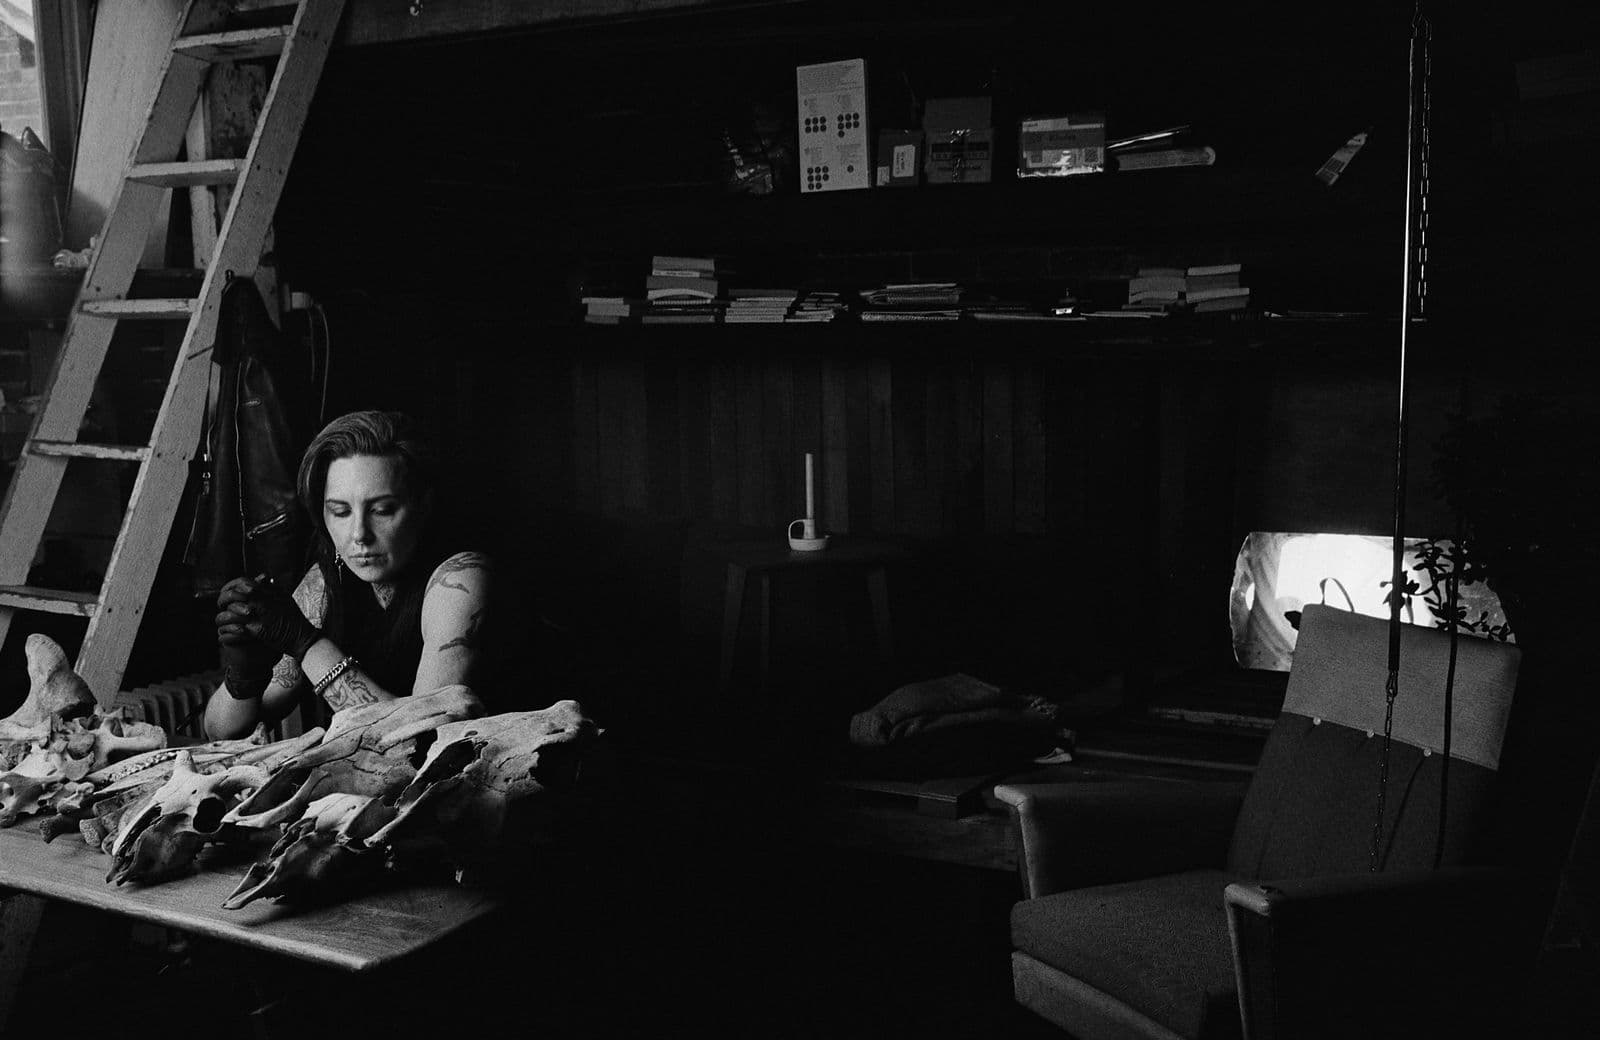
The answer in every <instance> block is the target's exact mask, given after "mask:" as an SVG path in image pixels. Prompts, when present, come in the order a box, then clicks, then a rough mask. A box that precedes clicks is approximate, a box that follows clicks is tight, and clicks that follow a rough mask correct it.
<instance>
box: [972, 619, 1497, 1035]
mask: <svg viewBox="0 0 1600 1040" xmlns="http://www.w3.org/2000/svg"><path fill="white" fill-rule="evenodd" d="M1387 646H1388V625H1387V623H1386V622H1384V621H1382V620H1379V619H1376V618H1368V617H1363V616H1361V615H1356V614H1349V613H1345V612H1341V611H1335V610H1333V609H1331V608H1327V607H1321V606H1309V607H1307V608H1306V610H1305V613H1304V615H1303V617H1302V619H1301V626H1300V637H1299V641H1298V645H1297V648H1296V651H1295V660H1294V665H1293V668H1292V670H1291V672H1290V676H1289V685H1288V691H1287V694H1286V696H1285V700H1284V707H1283V711H1282V713H1281V714H1280V716H1279V718H1278V720H1277V722H1276V723H1275V724H1274V726H1273V729H1272V732H1271V734H1270V735H1269V737H1268V739H1267V743H1266V745H1265V747H1264V748H1263V751H1262V756H1261V761H1260V763H1259V765H1258V766H1257V768H1256V772H1255V774H1254V776H1253V777H1252V778H1251V780H1250V783H1249V785H1248V786H1247V787H1246V788H1244V789H1242V790H1241V789H1240V788H1239V787H1238V786H1235V785H1217V786H1210V785H1180V784H1176V783H1171V784H1162V783H1150V782H1145V783H1130V784H1092V785H1070V784H1066V785H1051V786H1034V787H1028V786H1010V785H1002V786H1000V787H998V788H996V792H995V793H996V794H997V795H998V796H999V797H1000V798H1001V799H1002V800H1003V801H1005V802H1006V803H1007V804H1008V805H1009V806H1010V807H1011V809H1012V812H1013V815H1014V818H1015V821H1016V826H1017V828H1018V831H1019V834H1020V838H1021V848H1022V871H1023V884H1024V896H1025V898H1024V899H1023V901H1022V902H1020V903H1018V904H1017V905H1016V906H1015V907H1014V908H1013V910H1012V915H1011V934H1012V943H1013V946H1014V947H1015V950H1014V952H1013V954H1012V978H1013V988H1014V991H1015V995H1016V999H1017V1000H1018V1001H1019V1002H1020V1003H1022V1004H1023V1005H1025V1006H1027V1007H1029V1008H1031V1009H1032V1010H1033V1011H1035V1012H1036V1013H1038V1014H1040V1015H1042V1016H1043V1017H1044V1018H1046V1019H1048V1020H1050V1021H1052V1022H1054V1023H1056V1024H1057V1025H1060V1026H1062V1027H1063V1028H1065V1029H1067V1030H1068V1031H1069V1032H1071V1033H1072V1035H1073V1036H1075V1037H1078V1038H1079V1040H1100V1038H1119V1040H1120V1038H1132V1037H1149V1038H1160V1040H1176V1038H1186V1040H1211V1038H1215V1037H1238V1036H1245V1037H1250V1038H1251V1040H1260V1038H1264V1037H1279V1036H1294V1037H1317V1036H1326V1037H1346V1036H1357V1035H1359V1036H1382V1035H1405V1036H1418V1035H1436V1034H1440V1033H1443V1034H1445V1035H1462V1033H1463V1031H1469V1030H1470V1029H1473V1028H1476V1027H1477V1026H1478V1025H1480V1024H1482V1023H1484V1022H1486V1021H1487V1020H1488V1017H1489V1016H1487V1015H1486V1011H1487V1010H1492V1009H1489V1008H1486V1007H1485V1001H1484V1000H1483V999H1482V998H1483V996H1484V995H1485V994H1486V993H1487V992H1488V991H1487V990H1486V989H1485V988H1484V987H1485V986H1486V985H1488V984H1489V983H1490V982H1492V981H1493V980H1494V979H1495V978H1496V977H1497V970H1498V969H1500V968H1502V967H1503V962H1504V958H1505V953H1506V949H1505V943H1504V941H1503V939H1504V936H1505V935H1506V934H1507V928H1506V926H1507V925H1508V924H1509V921H1508V920H1507V918H1508V916H1509V911H1508V910H1507V909H1506V908H1507V907H1508V906H1509V905H1510V904H1511V900H1509V899H1507V898H1506V896H1505V894H1504V893H1505V891H1506V886H1507V884H1508V883H1509V881H1508V879H1507V877H1506V876H1505V875H1504V874H1503V873H1502V872H1500V871H1497V870H1494V869H1490V868H1484V867H1473V866H1468V865H1467V864H1470V863H1472V862H1473V861H1474V859H1475V855H1474V854H1475V852H1476V851H1477V850H1476V848H1475V839H1477V838H1479V837H1480V836H1481V834H1482V831H1483V825H1484V823H1485V819H1486V816H1487V812H1488V809H1489V797H1490V795H1491V791H1492V787H1493V784H1494V780H1495V774H1496V772H1497V770H1498V767H1499V755H1500V746H1501V742H1502V740H1503V737H1504V734H1505V725H1506V719H1507V715H1508V713H1509V710H1510V704H1511V695H1512V692H1513V689H1514V687H1515V685H1516V675H1517V666H1518V662H1519V657H1520V655H1519V652H1518V650H1517V648H1516V647H1514V646H1509V645H1506V644H1502V643H1492V642H1487V641H1484V640H1478V639H1462V640H1460V641H1459V645H1458V651H1457V661H1456V675H1455V698H1454V706H1453V707H1454V710H1453V723H1452V727H1451V741H1450V755H1449V760H1450V761H1449V767H1448V789H1447V791H1448V802H1447V806H1448V809H1447V812H1446V814H1445V817H1444V820H1443V834H1442V842H1441V840H1440V828H1441V818H1440V798H1439V790H1440V783H1441V777H1442V776H1443V775H1444V772H1445V770H1444V769H1443V764H1444V762H1445V756H1444V755H1443V754H1442V753H1441V752H1442V749H1443V743H1444V741H1443V717H1444V712H1443V699H1444V676H1445V674H1446V670H1447V667H1448V659H1449V638H1448V636H1446V635H1445V634H1444V633H1442V632H1439V631H1435V630H1431V629H1421V628H1413V627H1410V626H1407V627H1406V628H1405V629H1404V630H1403V633H1402V646H1401V674H1400V686H1399V690H1400V693H1399V696H1398V697H1397V698H1396V700H1395V706H1394V725H1393V744H1392V748H1391V751H1390V766H1389V778H1388V783H1387V794H1386V798H1385V803H1384V805H1385V808H1384V816H1383V821H1382V827H1381V829H1380V842H1379V847H1378V863H1379V868H1380V869H1379V870H1378V871H1376V872H1373V871H1371V870H1370V869H1369V866H1370V856H1371V847H1372V846H1371V842H1372V830H1373V821H1374V816H1375V814H1376V808H1377V799H1378V784H1379V779H1378V778H1379V773H1380V766H1381V756H1382V753H1383V716H1384V710H1385V705H1384V696H1383V690H1384V684H1385V680H1386V678H1387ZM1440 850H1442V854H1440V855H1438V857H1437V858H1438V860H1439V862H1438V863H1437V864H1436V863H1435V859H1436V852H1439V851H1440ZM1499 977H1500V978H1503V977H1504V974H1503V972H1500V973H1499ZM1447 1019H1450V1020H1452V1022H1453V1024H1452V1025H1446V1020H1447Z"/></svg>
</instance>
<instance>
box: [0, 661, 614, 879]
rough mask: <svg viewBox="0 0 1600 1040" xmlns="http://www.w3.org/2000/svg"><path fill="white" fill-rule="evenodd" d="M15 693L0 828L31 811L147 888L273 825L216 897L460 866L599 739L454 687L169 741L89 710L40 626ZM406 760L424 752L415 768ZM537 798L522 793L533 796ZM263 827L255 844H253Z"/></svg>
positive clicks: (486, 854)
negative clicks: (314, 721)
mask: <svg viewBox="0 0 1600 1040" xmlns="http://www.w3.org/2000/svg"><path fill="white" fill-rule="evenodd" d="M26 650H27V658H28V676H29V692H28V698H27V700H26V701H25V702H24V703H23V705H22V707H21V708H19V709H18V710H17V711H16V712H14V713H13V714H11V715H10V716H8V717H6V718H4V719H0V826H10V825H13V824H15V823H16V822H17V821H19V820H20V819H21V818H23V817H26V816H34V815H38V816H39V817H40V820H39V827H40V829H41V831H42V832H43V833H44V835H45V839H46V840H47V841H48V840H51V839H54V838H56V837H59V836H61V835H63V834H68V833H70V832H72V831H74V830H75V831H77V832H78V833H79V834H80V835H81V836H82V838H83V840H84V841H85V842H86V843H88V844H89V845H90V846H91V847H93V848H98V849H100V850H102V851H104V852H106V853H107V854H109V855H110V857H111V868H110V871H109V873H108V874H107V876H106V880H107V881H108V882H114V883H116V884H118V885H121V884H124V883H128V882H135V883H140V884H154V883H158V882H161V881H164V880H167V879H169V878H173V877H177V876H180V875H182V874H186V873H188V872H190V871H191V870H193V869H195V868H196V860H197V858H198V857H199V856H200V853H201V851H202V849H204V848H205V847H206V846H208V845H212V844H234V845H238V846H242V847H245V848H248V847H249V839H250V837H251V836H252V835H257V836H259V835H262V834H263V833H264V832H269V831H272V832H276V835H277V837H276V840H275V841H274V843H273V844H272V846H271V849H270V851H268V852H267V853H266V854H265V857H264V858H262V859H260V860H259V861H258V862H256V863H254V864H253V865H252V866H251V867H250V868H249V870H248V871H247V873H246V874H245V876H244V879H243V880H242V881H241V882H240V884H239V886H238V888H236V889H235V890H234V892H233V894H232V895H230V896H229V897H228V899H227V900H226V901H225V902H224V903H223V905H224V906H225V907H228V908H230V909H237V908H238V907H242V906H244V905H245V904H247V903H249V902H251V901H253V900H256V899H261V898H265V897H271V898H274V899H278V900H281V901H291V902H292V901H297V900H303V901H312V900H321V899H327V898H335V897H337V896H339V895H342V894H344V893H347V892H350V891H352V890H354V889H358V888H360V887H364V886H366V885H368V884H370V883H372V882H373V881H374V880H375V879H376V878H377V877H378V875H380V874H381V873H383V872H385V871H389V870H393V869H396V868H397V867H398V868H405V867H407V866H409V865H415V864H418V863H431V864H435V865H440V866H444V867H447V868H449V869H452V870H453V871H454V872H455V875H456V877H457V878H458V879H460V878H462V877H463V875H465V874H468V873H476V872H478V871H480V870H485V869H486V868H488V867H490V866H491V865H492V863H493V862H494V860H495V858H496V856H497V855H499V854H500V853H501V852H502V851H503V850H504V847H505V845H506V843H507V842H506V839H507V838H508V836H509V832H510V830H511V828H509V827H508V826H507V822H508V819H512V818H515V819H516V820H517V821H519V826H518V828H517V830H518V832H519V833H522V832H523V831H525V829H526V828H524V827H522V826H521V824H523V823H526V822H527V820H528V819H529V818H530V817H529V816H528V814H527V813H526V812H523V811H519V810H527V809H530V808H532V809H534V815H533V817H531V818H532V819H534V820H537V819H539V813H540V811H541V810H544V811H547V810H549V809H550V808H551V807H552V806H551V802H552V799H558V798H559V796H560V795H562V794H563V793H566V792H570V791H572V790H573V788H574V786H575V784H576V781H577V777H578V771H579V766H580V764H581V760H582V755H583V753H584V751H585V750H586V749H587V747H588V746H589V744H590V743H591V742H592V740H593V739H594V738H595V737H596V736H597V735H598V732H599V731H598V730H597V729H596V728H595V726H594V724H593V722H592V721H591V720H589V719H588V718H587V717H586V716H585V715H584V714H583V710H582V708H581V707H580V706H579V705H578V704H577V702H575V701H570V700H564V701H558V702H556V703H555V704H552V705H551V706H550V707H548V708H544V709H542V710H539V711H522V712H508V713H506V714H502V715H489V716H485V715H484V714H483V706H482V704H481V703H480V702H479V701H478V699H477V698H476V697H475V696H474V695H473V693H472V691H471V690H470V689H468V688H467V687H465V686H445V687H442V688H440V689H438V690H435V691H434V692H433V693H430V694H426V695H420V696H412V697H401V698H398V699H396V700H390V701H382V702H379V703H376V704H366V705H361V706H359V707H354V708H347V709H345V710H343V711H340V712H338V713H336V714H335V715H334V716H333V718H332V720H331V721H330V723H329V725H328V727H327V729H326V730H324V729H322V728H317V729H313V730H310V731H308V732H306V733H305V734H303V735H302V736H299V737H294V738H292V739H288V740H282V741H277V742H267V741H266V740H265V737H264V736H263V735H262V734H261V733H260V732H259V731H258V733H257V735H256V736H255V737H252V738H251V739H247V740H224V741H214V742H211V743H208V744H198V745H195V746H193V747H183V748H173V747H168V746H167V737H166V733H165V731H164V730H162V729H161V728H160V727H159V726H154V725H151V724H149V723H144V722H134V721H130V720H128V719H127V718H126V717H124V715H123V714H122V712H121V710H120V709H112V710H106V709H101V708H98V707H97V706H96V703H95V698H94V695H93V694H92V693H91V692H90V690H89V689H88V687H87V685H86V684H85V683H84V682H83V680H82V679H81V678H79V677H78V676H77V675H76V674H75V673H74V672H73V671H72V669H71V667H70V666H69V664H68V663H67V659H66V655H65V654H64V653H63V652H62V650H61V647H60V646H59V645H57V644H56V643H55V642H54V641H52V640H51V639H49V638H48V637H46V636H43V635H37V634H36V635H32V636H29V637H28V641H27V647H26ZM419 763H420V764H419ZM535 795H539V796H540V797H538V798H534V797H533V796H535ZM265 843H266V839H265V838H264V837H262V838H259V841H258V844H260V845H265Z"/></svg>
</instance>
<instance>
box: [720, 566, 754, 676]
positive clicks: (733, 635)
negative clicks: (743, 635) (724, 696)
mask: <svg viewBox="0 0 1600 1040" xmlns="http://www.w3.org/2000/svg"><path fill="white" fill-rule="evenodd" d="M748 576H749V574H748V572H747V571H746V569H745V568H744V567H743V566H742V565H740V564H737V563H730V564H728V586H727V588H726V589H725V590H724V591H723V599H722V671H721V685H722V689H723V692H727V689H728V687H729V686H730V685H732V683H733V659H734V657H735V656H736V651H737V650H738V649H739V621H740V618H741V617H742V616H743V614H744V585H745V579H746V578H747V577H748Z"/></svg>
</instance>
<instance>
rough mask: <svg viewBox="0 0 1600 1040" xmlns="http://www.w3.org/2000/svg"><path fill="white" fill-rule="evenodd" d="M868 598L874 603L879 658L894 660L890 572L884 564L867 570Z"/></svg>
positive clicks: (884, 660)
mask: <svg viewBox="0 0 1600 1040" xmlns="http://www.w3.org/2000/svg"><path fill="white" fill-rule="evenodd" d="M867 597H868V598H869V599H870V600H871V601H872V627H873V628H874V629H876V630H877V633H878V657H879V658H880V659H881V660H882V661H883V662H884V663H885V664H888V663H889V662H891V661H893V660H894V631H893V629H892V628H891V627H890V623H889V570H888V568H886V567H884V566H883V565H882V564H877V565H876V566H873V567H869V568H867Z"/></svg>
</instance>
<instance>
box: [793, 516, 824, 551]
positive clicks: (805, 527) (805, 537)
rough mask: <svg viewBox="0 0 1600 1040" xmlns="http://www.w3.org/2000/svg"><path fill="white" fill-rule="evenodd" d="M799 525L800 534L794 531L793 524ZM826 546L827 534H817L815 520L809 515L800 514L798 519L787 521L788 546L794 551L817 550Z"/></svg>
mask: <svg viewBox="0 0 1600 1040" xmlns="http://www.w3.org/2000/svg"><path fill="white" fill-rule="evenodd" d="M796 524H799V525H800V534H799V535H796V534H795V533H794V529H795V525H796ZM827 547H828V536H827V535H825V534H822V535H819V534H817V521H816V520H815V519H813V518H812V517H809V516H802V517H800V518H799V519H798V520H790V521H789V548H791V549H793V550H794V551H795V552H817V551H818V550H821V549H826V548H827Z"/></svg>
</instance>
